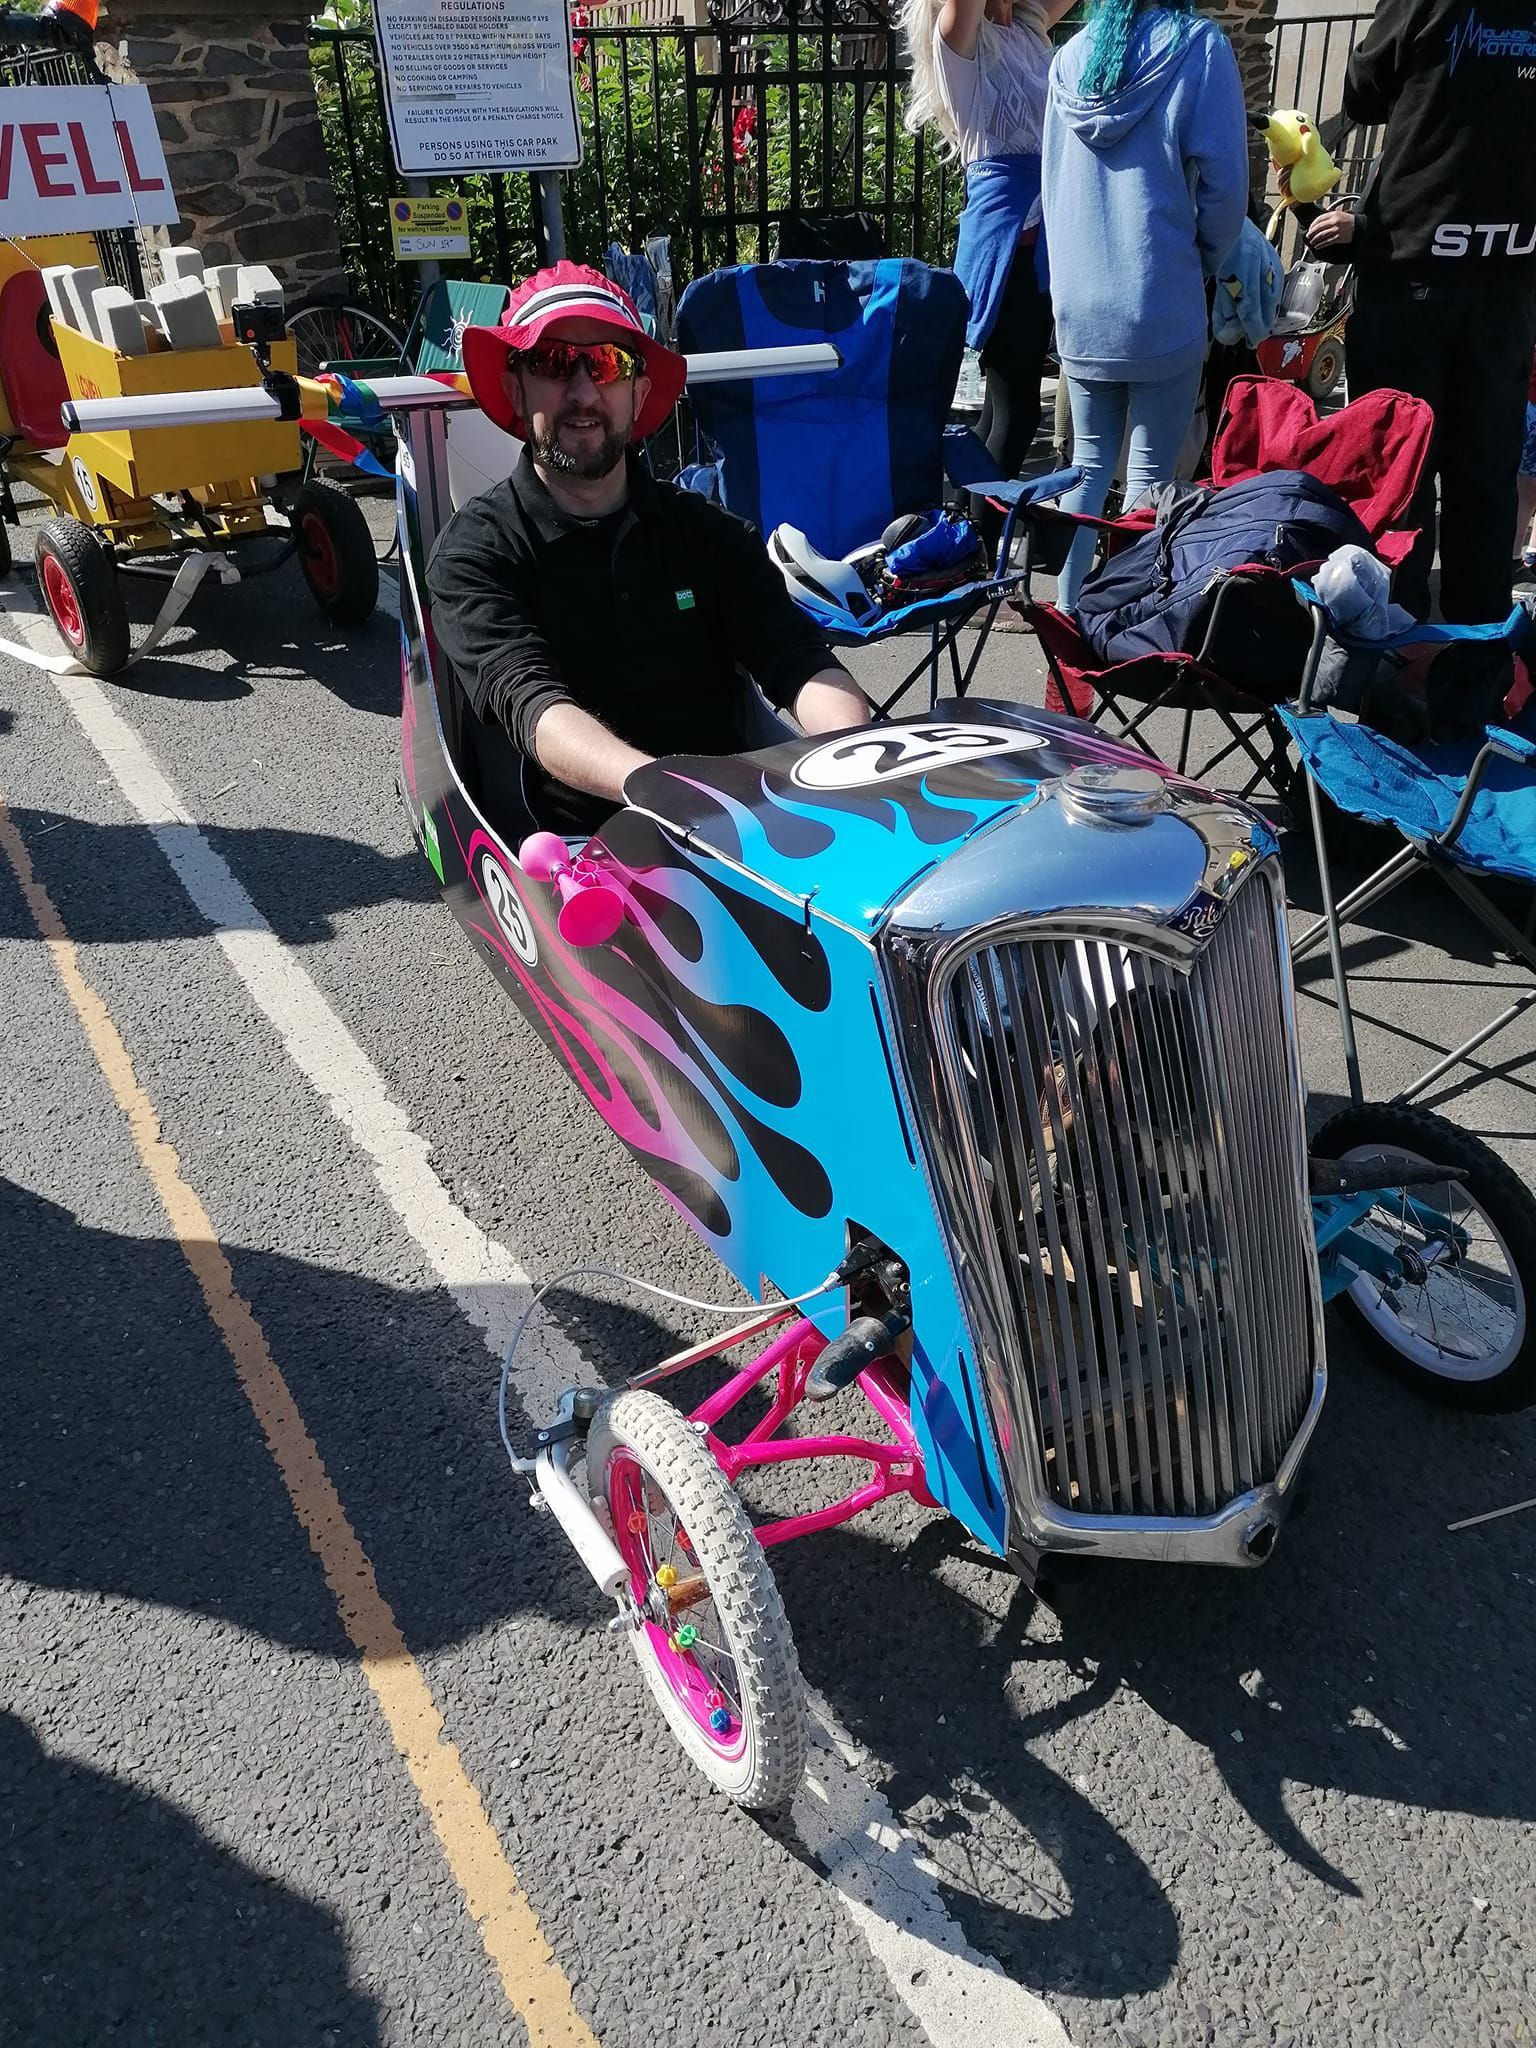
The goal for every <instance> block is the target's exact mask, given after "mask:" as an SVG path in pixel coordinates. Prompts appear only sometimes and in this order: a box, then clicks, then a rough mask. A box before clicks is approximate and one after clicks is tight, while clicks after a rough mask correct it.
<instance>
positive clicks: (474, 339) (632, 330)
mask: <svg viewBox="0 0 1536 2048" xmlns="http://www.w3.org/2000/svg"><path fill="white" fill-rule="evenodd" d="M557 320H588V321H591V322H592V323H593V324H594V325H595V326H600V327H602V328H604V329H605V330H606V332H607V334H608V335H609V336H610V337H611V338H612V339H613V340H614V341H617V342H621V343H622V344H623V346H624V347H625V348H628V349H632V350H633V351H634V353H635V354H636V355H637V356H639V358H640V360H641V362H642V364H643V365H644V368H645V374H646V376H647V377H649V379H650V380H651V388H650V392H649V394H648V395H647V398H646V401H645V404H644V405H643V406H642V408H641V409H640V411H639V412H638V413H637V414H636V416H635V439H636V440H637V441H643V440H644V439H645V437H646V435H647V434H654V433H655V431H656V429H657V428H658V427H659V426H660V425H661V424H662V422H663V421H664V420H665V419H666V418H667V416H668V414H669V413H670V412H671V410H672V408H673V406H674V405H676V403H677V401H678V399H679V398H680V397H681V396H682V392H683V385H684V383H685V382H686V380H687V376H688V365H687V363H686V362H685V361H684V359H683V358H682V357H681V356H680V355H678V354H677V353H676V352H675V351H674V350H672V349H670V348H666V347H664V346H663V345H662V343H661V342H659V341H656V340H654V339H653V338H652V337H651V336H650V335H649V334H647V333H646V331H645V323H644V321H643V320H642V319H641V318H640V314H639V311H638V310H637V308H636V306H635V302H634V300H633V299H632V298H631V297H630V296H629V294H628V292H626V291H622V290H621V289H620V288H619V286H618V285H616V284H614V283H613V282H612V280H611V279H609V278H606V277H604V276H603V274H602V272H601V271H599V270H589V269H588V268H587V266H586V265H585V264H584V263H557V264H555V265H554V266H553V268H552V269H549V270H541V271H538V272H537V273H536V274H535V275H534V276H533V277H530V278H529V279H528V280H527V282H526V283H525V284H520V285H519V286H518V287H517V289H516V290H515V291H514V292H513V294H512V297H511V299H510V301H509V302H508V305H507V310H506V312H505V313H503V314H502V316H501V322H500V324H499V326H496V327H466V328H465V330H464V374H465V376H466V377H468V379H469V388H470V390H471V391H472V392H473V393H474V397H475V403H476V404H477V405H478V406H479V408H480V410H481V411H482V412H483V413H485V414H486V415H487V417H488V418H490V419H493V420H494V421H495V422H496V424H497V426H498V427H502V428H504V429H505V430H506V432H507V433H509V434H516V435H517V436H518V437H519V439H523V438H526V435H525V430H524V427H523V422H522V419H521V417H520V415H519V413H518V410H517V402H516V400H515V399H514V398H512V397H511V396H510V395H509V393H508V391H507V387H506V379H505V376H504V372H505V370H506V367H507V352H508V350H509V349H524V348H532V347H533V345H534V343H535V342H536V341H538V340H539V338H540V337H541V336H542V335H543V333H544V331H545V329H546V328H547V327H550V326H552V325H553V324H554V322H555V321H557Z"/></svg>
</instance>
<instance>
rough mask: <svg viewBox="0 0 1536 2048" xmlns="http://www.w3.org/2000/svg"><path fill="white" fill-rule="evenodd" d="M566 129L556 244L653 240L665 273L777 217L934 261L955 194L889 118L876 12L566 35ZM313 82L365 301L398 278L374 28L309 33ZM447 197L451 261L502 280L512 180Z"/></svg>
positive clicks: (771, 232) (760, 249)
mask: <svg viewBox="0 0 1536 2048" xmlns="http://www.w3.org/2000/svg"><path fill="white" fill-rule="evenodd" d="M572 47H573V53H574V65H575V75H576V86H577V105H578V110H579V114H580V119H581V125H582V133H583V140H584V157H583V161H582V163H581V164H580V166H579V167H578V168H577V169H575V170H573V171H569V172H566V173H564V174H562V179H561V184H562V197H563V210H564V221H565V237H566V246H567V251H568V253H569V254H570V255H571V256H573V257H575V258H577V259H578V260H581V261H586V262H600V261H601V259H602V256H603V252H604V250H605V249H606V248H607V246H608V244H609V243H610V242H611V241H618V242H621V243H623V244H624V245H625V246H626V247H629V248H637V247H639V246H640V245H641V243H642V242H643V240H644V238H645V237H646V236H647V235H650V234H665V235H667V236H668V237H669V238H670V241H671V247H672V260H673V266H674V272H675V275H676V277H677V281H678V284H679V286H680V287H681V285H683V284H685V283H686V282H687V281H688V280H689V279H690V278H692V277H696V276H699V275H701V274H702V273H703V272H705V271H708V270H712V269H715V268H717V267H718V266H719V265H721V264H724V263H737V262H757V261H767V260H768V259H769V258H771V257H772V256H773V255H774V254H776V253H777V236H778V232H779V230H780V228H781V226H782V224H783V223H784V221H785V220H786V219H787V218H789V217H791V216H803V215H807V214H810V215H817V214H824V213H828V212H837V213H863V214H867V215H868V216H870V218H871V221H872V222H874V223H878V228H879V233H880V238H881V239H882V241H883V242H884V245H885V247H886V249H887V251H888V252H889V253H891V254H893V255H897V254H900V255H914V256H920V257H922V258H924V259H925V260H927V261H929V262H935V263H942V262H945V261H947V260H948V258H949V256H950V255H951V254H952V252H953V245H954V225H955V220H956V217H957V215H958V211H959V206H960V202H961V199H962V197H963V192H962V189H961V181H960V177H959V174H958V171H957V170H956V169H955V168H954V167H953V166H952V165H949V164H946V163H945V162H943V161H942V160H941V158H940V155H939V151H938V149H937V146H936V143H935V141H934V138H933V137H932V136H931V135H924V136H921V137H918V136H912V135H909V134H908V133H907V131H906V129H905V128H904V126H903V124H902V104H903V95H904V92H905V87H906V77H907V74H906V70H905V67H904V66H903V64H902V62H901V57H900V51H899V48H898V45H897V41H896V38H895V36H894V34H893V33H892V32H891V31H890V30H889V29H888V28H886V27H885V26H884V25H883V24H878V23H872V24H869V25H867V26H865V25H855V26H852V27H846V26H838V27H835V26H832V25H831V24H830V22H828V21H821V22H818V23H816V24H814V25H810V26H807V25H804V24H802V23H798V22H797V23H795V24H793V25H786V26H783V27H768V28H751V29H745V30H744V29H741V28H740V27H739V26H737V25H734V24H733V25H730V26H725V25H722V26H720V27H715V26H713V25H711V26H707V27H685V26H682V25H678V26H674V27H667V28H603V27H597V26H593V27H586V26H582V25H580V23H579V21H578V26H577V27H576V28H575V30H574V33H573V38H572ZM311 51H312V55H313V58H314V64H315V83H316V93H317V96H318V98H319V102H320V110H321V120H322V124H323V126H324V129H325V134H326V141H327V145H328V148H329V152H330V161H331V170H332V175H333V178H334V181H335V185H336V194H337V222H338V229H339V233H340V237H341V244H342V255H343V258H344V260H345V262H346V266H347V269H348V271H349V273H350V275H351V276H352V279H353V281H354V283H355V284H356V285H357V286H358V288H359V289H360V290H361V291H362V292H363V293H364V294H365V295H366V296H367V297H368V298H369V299H370V301H371V302H372V303H374V304H376V305H378V306H379V307H380V308H381V309H389V310H394V311H396V312H401V313H403V312H405V311H407V310H408V309H409V304H410V301H411V298H412V296H413V294H414V290H415V279H414V277H413V276H412V274H411V273H410V269H409V267H408V266H397V265H396V264H395V263H394V261H393V259H392V257H391V253H390V241H389V223H388V202H389V199H390V198H391V196H392V195H393V194H394V193H396V192H398V190H399V189H400V188H399V180H398V178H397V176H396V173H395V172H394V170H393V168H392V166H391V164H390V159H389V149H388V141H387V137H386V134H385V125H384V115H383V107H382V104H381V100H380V94H379V82H378V76H377V72H376V69H375V63H374V51H373V40H372V37H371V35H370V34H369V33H368V31H367V30H364V29H337V28H332V27H326V26H317V27H315V28H314V29H313V30H312V32H311ZM433 182H434V188H435V189H436V190H437V191H439V192H440V193H442V192H447V191H448V190H449V189H452V190H453V191H455V192H457V193H458V194H459V196H460V197H461V198H463V199H464V201H465V203H466V209H467V212H468V217H469V228H470V243H471V253H470V257H469V259H468V261H467V262H465V263H462V264H459V265H449V266H445V268H447V269H448V270H449V272H450V274H452V272H453V271H454V270H458V271H462V273H463V274H464V275H465V276H495V277H514V276H517V275H519V274H523V273H526V271H527V270H528V269H530V268H531V267H532V266H533V265H534V264H535V263H536V261H537V260H538V257H539V256H540V254H541V253H542V251H541V248H540V246H539V243H540V232H539V225H538V221H537V218H536V215H535V210H534V208H533V206H532V204H531V200H530V194H529V187H528V181H527V179H526V178H525V177H522V176H521V175H517V174H491V173H486V174H480V175H476V176H471V177H462V178H457V179H435V180H434V181H433Z"/></svg>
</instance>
